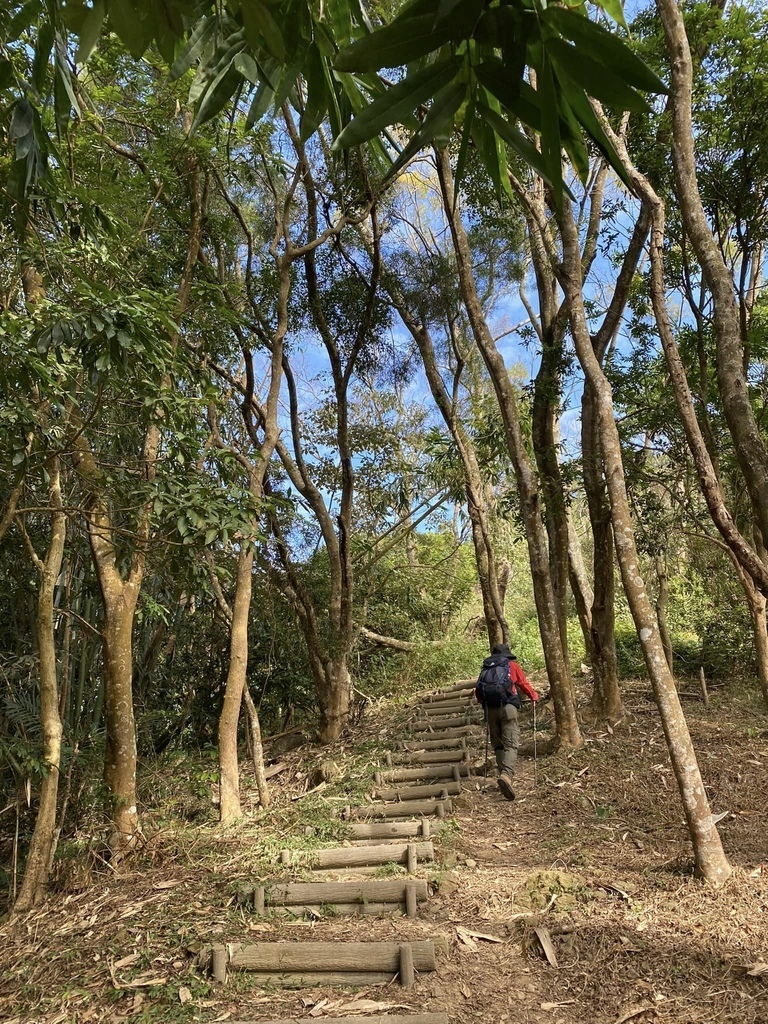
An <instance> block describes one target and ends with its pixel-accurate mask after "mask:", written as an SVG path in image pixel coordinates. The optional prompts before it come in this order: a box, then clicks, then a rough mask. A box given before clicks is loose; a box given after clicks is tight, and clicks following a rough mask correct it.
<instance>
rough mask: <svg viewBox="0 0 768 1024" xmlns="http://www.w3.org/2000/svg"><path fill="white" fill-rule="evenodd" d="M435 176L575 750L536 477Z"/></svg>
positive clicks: (559, 704)
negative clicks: (497, 413)
mask: <svg viewBox="0 0 768 1024" xmlns="http://www.w3.org/2000/svg"><path fill="white" fill-rule="evenodd" d="M435 159H436V163H437V172H438V178H439V179H440V187H441V191H442V195H443V209H444V212H445V216H446V218H447V220H448V224H449V226H450V229H451V237H452V239H453V246H454V253H455V255H456V262H457V266H458V273H459V283H460V286H461V291H462V298H463V301H464V306H465V309H466V311H467V316H468V318H469V322H470V325H471V328H472V333H473V336H474V339H475V343H476V344H477V347H478V349H479V351H480V354H481V355H482V357H483V361H484V362H485V365H486V367H487V368H488V372H489V374H490V377H491V381H492V383H493V387H494V390H495V392H496V397H497V399H498V402H499V407H500V410H501V415H502V420H503V423H504V432H505V437H506V442H507V447H508V449H509V454H510V457H511V459H512V463H513V466H514V470H515V479H516V481H517V489H518V494H519V497H520V506H521V509H522V514H523V521H524V523H525V533H526V540H527V542H528V556H529V560H530V564H531V576H532V579H533V593H534V599H535V601H536V610H537V612H538V618H539V631H540V633H541V641H542V645H543V647H544V660H545V663H546V667H547V675H548V677H549V684H550V688H551V691H552V699H553V704H554V711H555V736H554V737H553V743H554V746H556V747H557V746H564V747H578V746H581V744H582V742H583V740H582V738H581V733H580V731H579V724H578V721H577V718H576V701H575V697H574V692H573V680H572V679H571V673H570V666H569V665H568V663H567V661H566V658H565V655H564V652H563V646H562V642H561V636H560V625H559V622H558V612H557V603H556V601H555V595H554V591H553V587H552V579H551V576H550V567H549V555H548V551H547V538H546V532H545V530H544V526H543V524H542V521H541V514H542V509H541V501H540V498H539V491H538V486H537V483H536V477H535V474H534V472H533V467H532V466H531V462H530V459H529V457H528V453H527V451H526V448H525V442H524V439H523V432H522V429H521V426H520V418H519V414H518V410H517V398H516V395H515V389H514V387H513V385H512V382H511V380H510V379H509V373H508V372H507V368H506V366H505V364H504V359H503V357H502V355H501V353H500V352H499V350H498V348H497V347H496V343H495V341H494V339H493V335H492V334H491V331H490V330H489V328H488V325H487V323H486V322H485V318H484V315H483V311H482V306H481V303H480V299H479V296H478V294H477V288H476V285H475V280H474V276H473V274H472V254H471V251H470V248H469V242H468V239H467V235H466V232H465V231H464V226H463V224H462V222H461V217H460V216H459V215H458V212H457V208H456V197H455V194H454V185H453V175H452V172H451V167H450V161H449V158H448V154H447V152H446V151H445V150H435Z"/></svg>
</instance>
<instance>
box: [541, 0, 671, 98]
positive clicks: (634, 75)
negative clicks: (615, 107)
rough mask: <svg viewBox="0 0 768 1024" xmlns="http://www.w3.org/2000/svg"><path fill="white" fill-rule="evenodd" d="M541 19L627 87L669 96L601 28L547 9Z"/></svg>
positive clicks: (559, 10)
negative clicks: (607, 69)
mask: <svg viewBox="0 0 768 1024" xmlns="http://www.w3.org/2000/svg"><path fill="white" fill-rule="evenodd" d="M541 19H542V21H543V23H544V24H545V25H547V26H551V27H552V28H554V29H555V30H556V31H557V32H558V33H560V34H561V35H564V36H565V37H566V39H570V40H571V41H572V42H574V43H576V44H577V48H578V50H579V52H580V53H581V52H582V51H583V52H584V53H586V55H587V56H589V57H591V58H592V59H593V60H595V61H596V62H597V63H598V64H601V65H602V66H604V67H607V68H609V69H610V70H611V71H613V72H615V73H616V74H617V75H620V76H621V78H622V79H623V80H624V82H626V84H627V85H631V86H634V87H635V88H636V89H644V90H645V91H646V92H657V93H668V92H669V89H668V88H667V86H666V85H665V84H664V82H663V81H662V80H661V79H660V78H659V77H658V75H657V74H655V72H653V71H652V70H651V69H650V68H649V67H648V65H647V64H646V63H645V62H644V61H643V60H641V59H640V57H638V56H637V54H636V53H634V51H633V50H632V49H631V48H630V47H629V46H627V44H626V43H625V42H624V41H623V40H622V39H619V37H618V36H617V35H615V34H614V33H613V32H608V31H607V29H604V28H603V26H602V25H598V24H596V23H595V22H594V21H590V20H589V18H586V17H584V16H583V15H581V14H577V13H576V12H575V11H569V10H566V9H565V8H563V7H548V8H547V9H546V11H544V12H543V13H542V15H541Z"/></svg>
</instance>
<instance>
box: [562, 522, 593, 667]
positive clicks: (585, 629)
mask: <svg viewBox="0 0 768 1024" xmlns="http://www.w3.org/2000/svg"><path fill="white" fill-rule="evenodd" d="M567 515H568V576H569V579H570V582H571V592H572V594H573V601H574V604H575V605H576V614H577V615H578V616H579V625H580V626H581V632H582V634H583V636H584V650H585V652H586V657H587V660H588V661H589V663H590V664H591V663H592V603H593V601H594V599H595V595H594V593H593V591H592V587H591V586H590V585H589V579H588V578H587V570H586V568H585V566H584V556H583V555H582V553H581V542H580V540H579V536H578V534H577V533H576V527H575V526H574V525H573V516H572V515H571V513H570V510H569V511H568V512H567Z"/></svg>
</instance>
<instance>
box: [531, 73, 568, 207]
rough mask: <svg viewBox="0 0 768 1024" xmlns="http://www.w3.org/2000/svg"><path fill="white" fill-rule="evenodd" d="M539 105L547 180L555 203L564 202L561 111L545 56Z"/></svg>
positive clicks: (539, 86) (541, 74)
mask: <svg viewBox="0 0 768 1024" xmlns="http://www.w3.org/2000/svg"><path fill="white" fill-rule="evenodd" d="M537 85H538V90H537V91H538V94H539V103H540V105H541V152H542V156H543V158H544V167H545V168H546V171H547V178H548V180H549V183H550V184H551V186H552V192H553V194H554V198H555V203H556V204H557V206H560V205H561V204H562V201H563V159H562V145H561V141H560V111H559V109H558V103H557V89H556V87H555V77H554V74H553V71H552V62H551V61H550V60H549V57H548V55H547V54H546V53H545V54H544V59H543V61H542V66H541V68H540V69H539V73H538V78H537Z"/></svg>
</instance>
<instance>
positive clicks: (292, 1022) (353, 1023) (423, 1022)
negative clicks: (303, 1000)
mask: <svg viewBox="0 0 768 1024" xmlns="http://www.w3.org/2000/svg"><path fill="white" fill-rule="evenodd" d="M320 1019H321V1021H322V1024H448V1014H447V1013H407V1014H404V1015H403V1016H401V1017H398V1016H392V1015H391V1014H387V1013H377V1014H374V1015H373V1016H368V1015H366V1016H365V1017H322V1018H320ZM317 1021H318V1018H317V1017H282V1018H281V1019H280V1020H260V1021H253V1022H251V1021H246V1020H235V1021H230V1022H229V1024H317Z"/></svg>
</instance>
